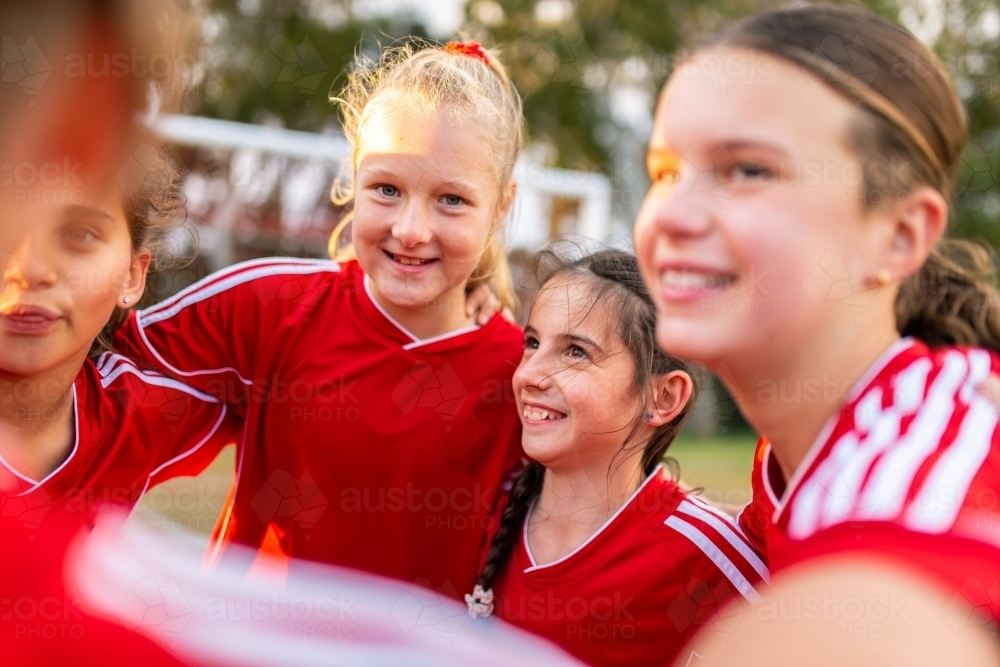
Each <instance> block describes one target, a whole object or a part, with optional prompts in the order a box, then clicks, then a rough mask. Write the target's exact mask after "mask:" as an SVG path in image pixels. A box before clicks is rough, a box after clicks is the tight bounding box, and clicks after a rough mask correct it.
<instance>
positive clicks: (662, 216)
mask: <svg viewBox="0 0 1000 667" xmlns="http://www.w3.org/2000/svg"><path fill="white" fill-rule="evenodd" d="M716 190H720V191H719V192H716ZM721 190H722V188H721V186H720V184H719V183H717V182H716V180H715V177H714V175H713V174H710V173H702V172H698V171H697V170H695V169H688V170H685V171H684V172H683V173H682V174H681V177H680V179H679V180H678V181H677V182H676V183H675V184H674V185H673V186H672V187H668V186H665V185H661V186H654V187H653V188H651V189H650V191H649V193H648V194H647V196H646V201H645V202H643V209H644V211H643V213H644V214H645V216H648V217H649V218H651V221H652V222H653V224H654V225H655V227H656V228H657V229H658V230H659V232H660V233H662V234H667V235H669V236H671V237H674V238H677V239H695V238H699V237H702V236H705V235H706V234H708V232H709V231H710V230H711V228H712V216H713V215H715V214H716V213H717V209H718V206H719V205H720V204H722V205H724V204H725V201H724V194H723V193H722V192H721ZM717 200H719V201H717Z"/></svg>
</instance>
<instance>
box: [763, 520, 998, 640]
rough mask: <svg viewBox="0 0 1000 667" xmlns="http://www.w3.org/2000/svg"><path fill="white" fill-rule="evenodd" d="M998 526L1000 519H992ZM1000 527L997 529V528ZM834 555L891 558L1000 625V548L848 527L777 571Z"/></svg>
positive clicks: (804, 546)
mask: <svg viewBox="0 0 1000 667" xmlns="http://www.w3.org/2000/svg"><path fill="white" fill-rule="evenodd" d="M990 519H991V520H992V521H993V522H998V521H1000V517H997V516H995V515H994V516H992V517H990ZM994 525H997V524H994ZM834 554H862V555H870V556H873V557H877V558H881V559H889V560H891V561H892V562H893V564H894V565H896V566H899V567H904V568H908V569H910V570H911V571H914V572H916V573H917V574H918V575H920V576H922V577H924V578H926V580H927V581H928V582H931V583H934V584H936V585H937V586H938V587H939V588H942V589H943V591H944V592H945V594H946V595H947V597H948V598H949V599H950V601H951V602H953V603H959V604H962V603H964V604H965V605H966V606H967V607H972V608H973V609H976V610H977V611H979V612H980V613H981V614H983V615H985V616H987V617H990V618H992V619H993V620H994V622H997V623H1000V546H998V545H997V544H991V543H989V542H985V541H982V540H980V539H975V538H972V537H965V536H961V535H955V534H943V535H929V534H926V533H918V532H915V531H912V530H907V529H906V528H903V527H901V526H899V525H897V524H894V523H890V522H872V523H855V524H851V523H843V524H838V525H836V526H833V527H832V528H827V529H826V530H822V531H820V532H818V533H816V534H815V535H813V536H811V537H809V538H807V539H805V540H803V541H802V542H797V543H796V544H795V548H790V549H784V550H783V553H782V554H781V556H780V562H776V563H775V564H774V566H775V570H778V569H785V568H787V567H791V566H792V565H795V564H798V563H802V562H804V561H809V560H813V559H816V558H822V557H824V556H831V555H834Z"/></svg>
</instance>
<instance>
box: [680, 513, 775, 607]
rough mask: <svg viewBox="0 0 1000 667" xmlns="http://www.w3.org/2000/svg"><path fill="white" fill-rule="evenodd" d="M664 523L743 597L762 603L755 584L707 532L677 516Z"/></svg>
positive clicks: (755, 602)
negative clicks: (710, 563) (695, 549)
mask: <svg viewBox="0 0 1000 667" xmlns="http://www.w3.org/2000/svg"><path fill="white" fill-rule="evenodd" d="M663 523H664V524H665V525H666V526H667V527H668V528H672V529H673V530H675V531H677V532H678V533H680V534H681V535H683V536H684V537H686V538H687V539H688V540H689V541H690V542H691V543H692V544H694V545H695V546H696V547H697V548H698V549H699V550H700V551H701V552H702V554H704V555H705V557H706V558H708V560H710V561H711V562H712V564H713V565H715V567H716V568H718V570H719V571H720V572H721V573H722V574H723V575H724V576H725V577H726V579H728V580H729V583H730V584H732V586H733V588H735V589H736V590H737V591H739V592H740V594H741V595H742V596H743V597H745V598H746V599H747V600H749V601H750V602H752V603H754V604H757V603H759V602H760V601H761V595H760V593H758V592H757V590H756V589H755V588H754V587H753V584H751V583H750V581H749V580H748V579H747V578H746V576H744V574H743V573H742V572H740V569H739V567H737V565H736V564H735V563H734V562H733V561H732V559H731V558H730V557H729V556H727V555H726V554H725V553H724V552H723V551H722V549H720V548H719V547H718V545H716V543H715V542H714V541H713V539H712V538H711V537H709V536H708V535H707V534H706V533H705V531H703V530H701V529H700V528H698V527H696V526H695V525H694V524H693V523H690V522H689V521H686V520H684V519H683V518H681V517H680V516H678V515H677V514H674V515H671V516H669V517H667V520H666V521H664V522H663Z"/></svg>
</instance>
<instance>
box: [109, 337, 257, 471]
mask: <svg viewBox="0 0 1000 667" xmlns="http://www.w3.org/2000/svg"><path fill="white" fill-rule="evenodd" d="M91 368H96V371H97V374H98V375H97V377H96V378H94V384H93V386H94V387H95V388H96V387H103V388H104V392H105V393H104V396H105V398H103V399H102V400H110V401H112V402H113V403H114V404H117V406H116V409H115V410H114V412H111V413H110V414H116V415H120V416H121V419H122V420H123V423H122V424H120V426H121V430H120V435H119V438H121V440H120V442H121V443H122V445H123V446H124V447H125V449H123V450H121V454H120V458H119V460H118V461H117V462H116V466H118V467H120V468H122V469H129V463H130V462H132V463H133V464H138V465H140V466H141V467H142V469H145V470H146V471H148V475H149V485H150V486H153V485H155V484H159V483H160V482H163V481H165V480H167V479H170V478H172V477H177V476H182V475H197V474H199V473H201V472H202V471H203V470H204V469H205V468H206V467H207V466H208V465H209V464H210V463H211V462H212V461H214V460H215V458H216V456H218V455H219V452H220V451H221V450H222V448H223V447H225V446H226V445H228V444H231V443H233V442H235V440H236V438H237V435H238V431H239V429H240V427H241V421H240V419H239V418H238V416H237V415H236V414H235V412H234V411H233V409H232V408H230V407H229V406H228V405H226V404H225V403H223V402H221V401H220V400H218V399H216V398H214V397H212V396H210V395H208V394H206V393H204V392H201V391H198V390H197V389H194V388H192V387H189V386H187V385H186V384H184V383H182V382H179V381H177V380H174V379H172V378H168V377H164V376H162V375H159V374H157V373H153V372H150V371H142V370H140V369H138V368H137V367H136V366H135V364H134V363H132V361H131V360H129V359H127V358H125V357H123V356H121V355H117V354H105V355H103V356H102V357H101V358H100V359H99V360H98V365H97V366H96V367H91ZM130 460H131V461H130Z"/></svg>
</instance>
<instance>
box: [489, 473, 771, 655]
mask: <svg viewBox="0 0 1000 667" xmlns="http://www.w3.org/2000/svg"><path fill="white" fill-rule="evenodd" d="M529 517H530V511H529ZM524 525H525V527H527V525H528V521H527V518H526V519H525V524H524ZM766 578H767V569H766V567H765V566H764V564H763V563H762V562H761V560H760V558H759V557H758V556H757V555H756V554H755V553H754V552H753V549H752V548H751V546H750V544H749V542H747V540H746V538H745V537H744V536H743V534H742V533H741V532H740V530H739V527H738V526H737V525H736V523H735V522H734V521H733V519H732V518H730V517H729V516H728V515H726V514H725V513H724V512H721V511H719V510H717V509H715V508H714V507H712V506H711V505H709V504H708V503H706V502H704V501H702V500H701V499H699V498H697V497H694V496H690V495H688V494H685V493H684V492H683V491H681V489H680V488H679V487H678V486H677V484H675V483H674V482H673V481H671V480H670V479H668V478H667V477H666V476H665V475H664V474H663V469H662V466H661V467H657V469H656V471H654V472H653V474H652V475H650V476H649V477H648V478H647V479H646V480H645V482H643V484H642V486H641V487H639V489H638V490H637V491H636V492H635V494H634V495H633V496H632V498H630V499H629V501H628V502H626V503H625V505H623V506H622V508H621V509H620V510H619V511H618V512H617V513H616V514H615V515H614V516H612V517H611V518H610V519H609V520H608V522H607V523H606V524H605V525H604V526H603V527H602V528H601V529H600V530H599V531H597V533H595V534H594V535H593V537H591V538H590V539H589V540H587V541H586V542H584V543H583V544H582V545H580V546H579V547H578V548H577V549H576V550H574V551H573V552H572V553H570V554H568V555H566V556H564V557H563V558H560V559H559V560H557V561H555V562H553V563H549V564H547V565H536V564H535V560H534V558H533V557H532V555H531V550H530V548H529V546H528V542H527V534H526V528H525V530H523V531H522V533H521V539H520V541H519V542H518V544H517V546H516V547H515V549H514V553H513V554H512V555H511V559H510V562H509V563H508V565H507V568H506V570H505V571H504V573H503V575H501V577H500V578H499V579H498V580H497V582H496V585H495V586H494V587H493V592H494V596H495V597H494V600H495V605H496V614H497V616H499V617H500V618H503V619H505V620H506V621H508V622H511V623H513V624H515V625H518V626H520V627H522V628H524V629H526V630H529V631H531V632H533V633H535V634H538V635H541V636H542V637H545V638H547V639H549V640H551V641H552V642H554V643H556V644H558V645H559V646H561V647H562V648H564V649H565V650H566V651H568V652H569V653H571V654H573V655H575V656H577V657H578V658H580V659H581V660H584V661H585V662H587V663H588V664H591V665H597V666H602V665H667V664H671V662H672V660H673V659H674V658H675V657H676V656H677V654H678V652H679V651H680V650H681V648H682V647H683V646H684V644H685V643H686V641H687V640H688V639H690V638H691V636H692V635H693V634H694V633H695V632H696V631H697V630H698V629H699V628H700V627H701V626H702V625H704V624H705V623H706V622H707V621H709V620H710V619H711V618H713V617H714V615H715V614H716V612H718V611H719V610H720V609H721V608H722V607H723V606H724V605H725V603H726V602H728V601H729V600H731V599H732V598H734V597H737V596H740V597H743V598H746V599H747V600H749V601H750V602H754V603H755V602H757V601H758V600H759V599H760V594H759V593H758V592H757V591H756V590H755V588H754V586H755V584H757V583H758V582H760V581H761V580H762V579H766ZM730 611H732V612H733V613H738V612H737V611H735V610H730Z"/></svg>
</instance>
